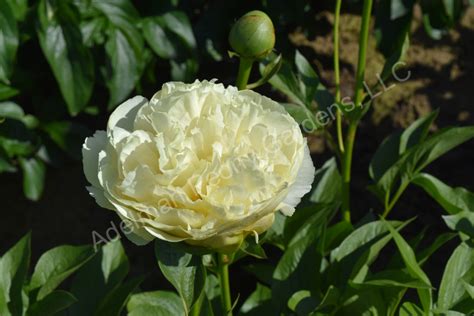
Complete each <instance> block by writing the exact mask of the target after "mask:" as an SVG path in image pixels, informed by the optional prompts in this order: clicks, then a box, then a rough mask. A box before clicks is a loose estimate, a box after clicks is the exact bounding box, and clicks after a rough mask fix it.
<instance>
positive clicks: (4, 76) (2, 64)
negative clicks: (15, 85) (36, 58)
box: [0, 0, 18, 84]
mask: <svg viewBox="0 0 474 316" xmlns="http://www.w3.org/2000/svg"><path fill="white" fill-rule="evenodd" d="M17 49H18V27H17V24H16V21H15V15H14V11H13V10H12V8H11V7H10V5H9V1H7V0H0V81H3V82H4V83H6V84H9V83H10V81H9V78H10V76H11V74H12V72H13V65H14V62H15V56H16V51H17Z"/></svg>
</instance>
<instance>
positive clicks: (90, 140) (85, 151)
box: [82, 131, 107, 187]
mask: <svg viewBox="0 0 474 316" xmlns="http://www.w3.org/2000/svg"><path fill="white" fill-rule="evenodd" d="M106 145H107V134H106V133H105V131H97V132H95V133H94V136H92V137H87V138H86V140H85V141H84V144H83V145H82V167H83V169H84V174H85V176H86V179H87V181H89V183H90V184H92V185H93V186H95V187H100V183H99V179H98V178H97V174H98V172H99V170H98V164H99V152H100V151H101V150H103V149H104V148H105V146H106Z"/></svg>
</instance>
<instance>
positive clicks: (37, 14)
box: [0, 0, 474, 315]
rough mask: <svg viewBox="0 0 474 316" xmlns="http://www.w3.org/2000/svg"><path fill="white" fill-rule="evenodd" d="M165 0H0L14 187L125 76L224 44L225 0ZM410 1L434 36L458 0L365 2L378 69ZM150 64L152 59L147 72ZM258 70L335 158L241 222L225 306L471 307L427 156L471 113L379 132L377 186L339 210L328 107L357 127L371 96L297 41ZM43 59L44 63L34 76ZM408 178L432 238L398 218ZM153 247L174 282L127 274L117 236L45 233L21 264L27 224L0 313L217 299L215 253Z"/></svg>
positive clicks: (384, 73) (59, 149) (471, 211)
mask: <svg viewBox="0 0 474 316" xmlns="http://www.w3.org/2000/svg"><path fill="white" fill-rule="evenodd" d="M165 2H166V3H167V4H166V5H162V6H157V5H153V4H149V5H143V7H141V6H140V7H139V6H138V5H137V7H138V9H137V8H135V6H134V4H132V2H130V1H128V0H106V1H102V0H101V1H99V0H90V1H88V0H66V1H59V0H41V1H30V2H27V1H13V0H0V26H1V28H0V35H1V36H0V101H1V102H0V117H2V118H4V121H3V122H2V123H0V172H15V171H17V169H20V170H21V171H22V172H23V179H24V192H25V195H26V197H28V198H29V199H31V200H37V199H39V198H40V196H41V192H42V191H43V185H44V178H45V172H46V171H45V170H46V164H57V163H58V161H59V162H61V161H64V154H65V153H67V155H68V156H69V157H70V158H73V159H79V158H80V147H81V143H82V141H83V139H84V137H85V136H86V135H88V134H90V132H89V130H88V128H87V127H86V126H85V125H83V124H81V123H80V122H84V121H87V120H90V119H91V118H95V119H97V118H99V117H100V116H101V115H102V114H104V113H106V112H107V111H110V110H112V109H113V108H114V107H115V106H116V105H117V104H119V103H120V102H122V101H123V100H124V99H126V98H127V97H128V96H129V95H130V94H131V93H132V92H133V91H136V92H140V91H143V90H146V87H147V86H148V85H151V86H156V84H157V82H161V81H165V79H161V78H158V77H160V76H162V77H163V78H166V79H169V78H171V79H173V80H182V81H190V80H193V79H194V78H195V77H196V75H197V73H198V69H199V65H200V63H202V62H203V60H205V59H206V58H207V59H212V60H213V61H220V60H222V59H223V56H225V50H226V49H225V45H223V44H222V43H223V40H222V36H223V35H222V34H224V36H226V31H227V30H228V28H226V27H222V28H215V27H214V28H213V26H215V25H219V24H221V25H224V24H225V23H227V22H223V21H225V20H226V19H228V18H229V16H230V14H231V13H229V11H230V10H222V7H223V6H226V5H227V6H229V7H230V8H231V9H232V8H235V7H236V6H237V5H236V2H235V1H229V2H228V3H226V4H223V2H219V1H218V2H215V3H212V4H209V6H210V9H209V10H208V11H206V12H205V13H203V14H202V16H195V15H194V13H192V12H190V11H191V10H187V9H185V8H186V6H183V5H180V4H178V3H177V2H178V1H165ZM296 2H297V3H298V4H301V3H300V2H299V1H296ZM364 2H365V3H367V1H364ZM275 3H277V4H280V5H281V7H278V5H277V4H275ZM275 3H274V4H270V2H268V3H267V1H263V2H262V7H264V8H265V9H267V10H268V11H269V12H273V13H274V12H280V11H278V10H281V11H285V10H286V9H287V7H285V6H286V5H288V4H287V3H286V2H280V1H276V2H275ZM415 6H420V8H421V10H422V14H423V24H424V28H425V30H426V32H427V33H428V35H430V36H431V37H433V38H439V37H440V36H442V35H443V33H445V32H446V30H447V29H449V28H451V27H453V26H454V25H455V24H456V21H458V20H459V18H460V16H461V14H462V10H463V8H464V7H463V1H461V0H459V1H454V0H453V1H447V0H439V1H424V0H420V1H415V0H409V1H402V0H390V1H379V2H377V6H376V10H375V14H374V16H375V26H374V27H375V37H376V40H377V49H378V50H379V51H380V52H381V53H382V54H383V55H384V57H385V58H386V64H385V66H384V68H383V69H382V70H381V77H382V78H383V79H384V80H393V79H394V78H391V69H392V67H393V65H395V64H396V63H397V62H398V61H400V60H403V57H404V52H405V51H406V49H407V47H408V45H409V37H410V27H411V22H412V19H413V12H414V10H415ZM157 7H159V8H157ZM301 7H302V8H303V9H302V10H300V11H298V12H293V11H292V12H293V13H291V14H290V13H288V14H287V15H285V16H284V17H285V18H287V19H294V20H297V19H298V18H299V17H300V16H301V15H304V14H303V13H304V12H307V11H308V10H310V9H311V7H310V5H309V4H308V5H301ZM287 11H289V10H287ZM144 12H145V13H144ZM302 12H303V13H302ZM220 13H222V14H220ZM369 13H370V12H369ZM227 15H229V16H227ZM232 18H235V16H234V15H232ZM196 20H197V22H196V23H194V21H196ZM191 21H193V23H194V24H193V25H192V24H191ZM225 25H226V26H228V25H227V24H225ZM278 27H279V25H278V24H276V28H277V29H278ZM277 36H278V35H277ZM30 51H31V52H32V53H31V54H33V53H39V52H41V56H43V57H42V59H43V60H42V61H41V62H39V63H37V64H36V63H32V62H28V54H29V52H30ZM289 56H291V58H289ZM163 65H164V66H163ZM28 67H29V68H30V69H25V68H28ZM157 69H159V70H165V72H166V73H165V74H163V73H158V74H156V70H157ZM260 71H261V73H262V79H261V80H258V81H257V82H255V83H254V84H250V85H248V87H249V88H253V87H257V86H260V85H262V84H264V83H265V82H267V81H268V82H269V83H270V85H271V86H272V87H273V88H274V89H275V90H277V91H279V92H280V93H282V94H284V95H285V96H286V97H287V98H288V100H287V101H288V102H286V103H282V104H283V106H284V107H285V108H286V109H287V111H288V112H289V113H290V114H291V115H292V116H293V117H294V118H295V120H296V121H298V123H300V125H301V126H302V128H303V130H304V131H305V132H306V133H308V134H317V133H323V134H324V135H325V136H326V139H327V141H328V142H329V143H330V144H331V145H332V149H333V151H334V157H332V158H331V159H329V160H328V161H327V162H326V163H325V164H324V165H323V166H322V167H321V168H319V169H318V170H317V171H316V176H315V181H314V184H313V189H312V193H311V194H310V196H309V197H308V198H306V200H304V201H303V202H302V203H301V205H300V206H299V208H298V210H297V211H296V212H295V214H294V215H293V216H292V217H284V216H283V215H281V214H278V215H277V216H276V219H275V223H274V225H273V227H272V228H271V230H269V231H267V232H266V233H265V235H263V236H261V237H260V241H259V242H257V241H255V239H254V238H253V236H251V237H252V238H251V237H249V238H247V239H246V240H244V242H243V243H242V245H241V246H240V249H239V250H238V251H237V252H236V253H235V254H233V255H232V256H229V257H228V258H227V259H228V260H229V262H227V263H226V264H227V265H231V264H235V263H238V264H239V265H241V266H243V268H244V270H245V271H246V272H248V273H249V274H250V275H252V276H253V277H254V279H255V281H256V282H255V290H254V291H253V292H252V293H251V294H250V295H249V296H248V297H241V298H236V297H233V299H236V301H235V304H234V305H233V306H232V312H234V313H235V314H238V315H469V314H473V313H474V286H473V284H474V192H470V191H469V190H468V189H466V188H462V187H452V186H451V185H449V184H447V183H444V182H443V181H442V180H440V179H438V178H436V177H435V176H434V175H431V174H429V173H428V171H427V170H426V167H427V166H428V165H429V164H431V163H435V160H436V159H438V158H439V157H441V156H443V155H445V154H449V152H450V151H451V150H453V149H454V148H456V147H457V146H461V145H462V144H464V143H465V142H467V141H469V140H471V139H473V138H474V127H473V126H463V127H447V128H444V129H441V130H438V131H436V132H434V133H432V132H430V131H431V129H430V128H431V126H432V124H433V122H434V121H435V120H436V118H437V116H438V114H439V113H438V111H435V112H433V113H431V114H428V115H427V116H425V117H422V118H420V119H418V120H417V121H415V122H414V123H413V124H411V125H410V126H409V127H408V128H406V129H404V130H402V131H397V132H394V133H393V134H392V135H389V136H388V137H387V138H386V139H385V140H384V142H383V143H382V144H381V145H380V146H379V148H378V149H377V151H376V152H375V153H374V155H373V158H372V160H371V163H370V166H369V170H368V173H369V176H370V183H368V191H367V193H369V192H371V193H372V194H374V195H375V196H376V197H377V198H378V200H379V201H380V204H377V205H374V206H373V207H374V209H375V210H377V211H376V212H369V211H367V212H366V216H364V217H363V218H362V219H360V220H359V221H357V222H351V221H347V220H346V219H344V218H343V219H340V216H339V214H338V213H339V212H340V211H341V201H342V200H344V198H345V194H346V192H345V191H344V186H345V185H347V179H346V178H345V176H346V173H345V170H346V168H345V159H347V154H345V153H347V151H346V152H344V151H343V150H341V149H340V148H338V145H337V144H336V142H335V141H334V140H332V134H331V128H332V127H333V123H332V121H333V120H336V119H337V115H342V117H343V119H344V120H345V122H346V123H347V125H348V126H349V128H350V127H351V126H353V125H355V126H356V125H357V124H358V123H359V122H360V120H362V119H363V117H364V115H365V113H367V111H368V110H369V109H370V105H371V100H370V97H369V96H368V95H366V94H365V93H364V92H363V91H361V93H363V96H364V98H363V102H362V103H363V104H362V105H359V104H354V103H353V101H352V102H351V100H349V102H347V100H346V101H344V100H340V99H338V98H337V97H335V96H333V94H332V93H331V92H330V91H329V90H328V89H327V88H326V86H325V85H324V84H323V82H322V81H321V79H320V78H319V76H318V72H317V71H316V70H315V69H314V68H313V66H312V65H311V63H310V62H309V61H308V60H307V59H306V58H305V57H304V56H303V54H302V53H301V52H299V51H295V52H294V54H293V53H290V54H285V58H283V57H282V55H276V54H271V55H270V56H268V57H267V58H266V59H265V60H263V61H262V62H261V65H260ZM42 73H46V74H47V75H45V76H44V77H43V76H39V75H38V74H42ZM42 80H45V81H46V82H47V83H48V84H50V83H51V82H54V84H55V85H56V87H57V89H55V90H57V91H58V93H55V92H54V91H53V92H51V91H48V92H47V93H45V91H42V89H43V88H44V86H43V85H42V84H41V81H42ZM28 95H30V98H31V100H29V98H28V97H25V96H28ZM42 104H46V105H47V109H44V108H42V107H41V105H42ZM102 104H103V105H104V106H103V107H102V106H101V105H102ZM338 111H340V112H338ZM337 113H339V114H337ZM71 116H76V118H71ZM348 143H350V142H345V144H344V145H347V144H348ZM346 150H347V146H346ZM410 186H411V187H412V188H414V187H415V186H416V187H418V188H420V189H421V190H423V191H422V192H425V193H426V194H427V195H429V196H430V197H431V198H432V199H433V200H434V201H435V202H437V203H438V204H439V205H440V209H442V210H444V212H445V213H442V214H436V213H434V211H433V213H434V216H437V217H438V218H439V222H440V223H443V225H445V231H444V232H442V233H440V234H439V235H438V236H436V238H435V239H434V240H433V239H432V238H428V237H427V236H426V230H427V229H428V228H427V227H424V225H423V224H424V223H422V222H421V221H420V220H419V219H417V218H416V217H414V218H412V219H409V220H396V218H397V217H396V216H395V214H396V208H395V206H396V204H397V202H398V201H399V199H400V198H401V197H402V195H403V193H404V192H405V191H406V190H407V189H408V188H410ZM413 211H414V213H413V215H414V216H415V215H416V213H415V211H416V210H413ZM389 216H391V219H390V220H388V219H387V217H389ZM415 225H416V226H418V227H420V226H423V229H417V231H418V233H417V234H416V236H414V237H413V234H410V236H412V238H406V237H404V235H407V236H408V234H406V231H407V230H408V229H409V228H413V227H414V226H415ZM447 249H449V253H450V256H449V258H446V260H445V262H446V264H445V266H444V268H443V273H442V275H441V276H433V275H431V274H430V273H429V272H428V270H429V269H426V267H427V266H428V265H429V264H430V263H431V261H430V260H431V257H432V256H433V255H434V254H439V253H441V251H443V253H446V251H447ZM155 255H156V259H157V263H158V264H157V266H158V268H159V269H160V271H161V272H162V274H163V276H164V277H165V278H166V279H167V280H168V281H169V282H170V284H171V285H172V286H173V287H174V288H175V290H176V291H163V290H158V291H141V290H140V284H141V282H142V281H143V280H144V277H141V276H140V277H136V278H130V277H129V276H128V274H129V265H130V263H129V261H128V258H127V256H126V254H125V251H124V249H123V247H122V244H121V242H120V241H119V240H114V241H111V242H109V243H107V244H106V245H104V246H103V247H101V248H99V249H98V251H94V249H93V247H92V246H69V245H65V246H59V247H56V248H53V249H51V250H48V251H47V252H45V253H44V254H43V255H42V256H41V257H40V258H39V260H38V261H37V262H36V264H35V266H34V268H33V269H30V264H31V236H30V234H27V235H26V236H24V237H23V238H22V239H21V240H20V241H18V242H17V243H16V244H15V245H14V246H13V247H12V248H10V249H9V250H7V251H6V252H5V253H4V254H3V255H2V256H1V258H0V315H55V314H61V313H65V312H67V314H68V315H121V314H123V313H125V312H126V313H128V315H171V314H173V315H188V314H191V315H224V314H226V313H228V312H229V311H226V310H223V307H222V306H221V304H220V299H221V296H222V295H223V294H221V293H223V290H224V289H223V288H222V284H223V283H222V280H220V278H222V275H221V274H220V270H219V268H222V266H221V264H222V262H221V259H219V258H221V255H218V254H213V253H208V252H206V250H203V249H195V248H192V247H190V246H188V245H183V244H180V243H178V244H171V243H166V242H162V241H157V242H156V243H155ZM257 260H258V261H257ZM271 262H273V263H275V264H271ZM233 267H234V266H233V265H231V269H232V268H233ZM439 279H440V281H438V280H439ZM66 280H69V281H68V282H65V281H66ZM91 284H93V289H92V290H91Z"/></svg>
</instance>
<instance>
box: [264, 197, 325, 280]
mask: <svg viewBox="0 0 474 316" xmlns="http://www.w3.org/2000/svg"><path fill="white" fill-rule="evenodd" d="M313 210H314V211H313V212H314V215H312V216H311V217H310V218H309V219H308V220H307V221H306V222H305V223H304V224H303V226H301V227H300V228H299V230H298V231H297V232H296V234H295V235H294V236H293V238H292V239H291V241H290V242H289V244H288V247H287V249H286V251H285V252H284V253H283V256H282V257H281V259H280V261H279V262H278V264H277V266H276V269H275V271H274V272H273V278H274V279H275V280H280V281H283V280H285V279H287V278H288V277H289V276H290V275H291V274H292V273H293V272H294V271H295V269H296V268H297V267H298V265H299V264H300V260H301V258H302V257H303V254H304V253H305V251H306V249H307V248H308V247H309V246H310V245H311V244H313V243H314V241H315V240H316V238H317V237H318V236H320V235H321V233H322V226H323V225H324V224H325V223H326V220H327V218H328V217H329V216H330V215H331V213H332V212H333V211H334V207H333V206H327V205H315V206H314V207H313Z"/></svg>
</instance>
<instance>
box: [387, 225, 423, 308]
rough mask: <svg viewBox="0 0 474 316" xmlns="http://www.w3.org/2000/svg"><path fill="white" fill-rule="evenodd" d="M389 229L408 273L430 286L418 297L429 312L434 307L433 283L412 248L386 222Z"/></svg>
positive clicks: (420, 290)
mask: <svg viewBox="0 0 474 316" xmlns="http://www.w3.org/2000/svg"><path fill="white" fill-rule="evenodd" d="M384 223H385V224H386V226H387V228H388V229H389V231H390V234H391V235H392V237H393V239H394V240H395V243H396V245H397V247H398V250H399V251H400V253H401V255H402V258H403V261H404V262H405V265H406V267H407V271H408V273H409V274H410V275H411V276H412V277H413V278H416V279H418V280H420V281H421V282H423V283H424V284H425V285H426V286H428V289H418V290H417V291H418V296H419V297H420V301H421V304H422V305H423V309H424V310H425V311H429V310H430V309H431V307H432V306H431V305H432V294H431V282H430V279H429V278H428V276H427V275H426V274H425V272H424V271H423V270H422V269H421V267H420V265H419V264H418V262H417V260H416V255H415V252H414V251H413V249H412V248H411V247H410V245H409V244H408V243H407V242H406V241H405V239H403V237H402V236H401V235H400V234H399V233H398V232H397V231H396V229H395V228H393V226H392V225H391V224H390V223H388V222H385V221H384Z"/></svg>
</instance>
